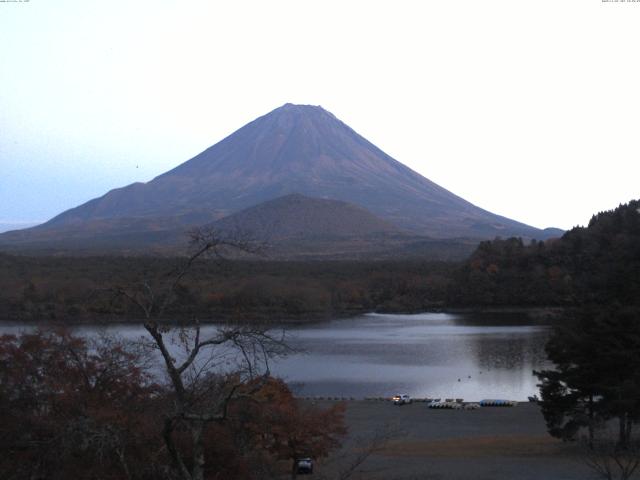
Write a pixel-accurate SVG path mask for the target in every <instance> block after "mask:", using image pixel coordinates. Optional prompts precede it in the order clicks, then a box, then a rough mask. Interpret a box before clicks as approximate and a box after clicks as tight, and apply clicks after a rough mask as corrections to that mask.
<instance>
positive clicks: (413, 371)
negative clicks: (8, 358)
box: [0, 313, 549, 400]
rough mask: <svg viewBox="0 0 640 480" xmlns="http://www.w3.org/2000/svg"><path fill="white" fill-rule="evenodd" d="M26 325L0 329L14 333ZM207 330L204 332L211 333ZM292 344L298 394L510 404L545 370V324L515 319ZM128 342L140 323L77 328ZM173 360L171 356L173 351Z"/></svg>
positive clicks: (429, 324) (295, 338) (298, 332)
mask: <svg viewBox="0 0 640 480" xmlns="http://www.w3.org/2000/svg"><path fill="white" fill-rule="evenodd" d="M25 328H29V327H25V325H15V324H14V325H9V324H4V325H0V333H17V332H19V331H20V330H24V329H25ZM215 328H216V327H215V326H208V327H205V329H207V330H209V329H215ZM288 328H289V332H290V334H291V342H290V343H291V344H292V346H294V347H295V348H297V349H300V350H302V351H304V353H300V354H296V355H292V356H290V357H288V358H285V359H282V360H279V361H277V362H275V363H274V364H273V365H272V371H273V372H274V373H275V374H276V375H279V376H281V377H283V378H284V379H285V380H287V381H288V382H289V383H290V384H291V385H292V387H293V389H294V391H295V392H296V393H297V394H298V395H302V396H333V397H336V396H338V397H343V396H346V397H369V396H390V395H392V394H394V393H395V392H402V393H408V394H410V395H412V396H416V397H425V396H431V397H442V398H450V397H454V398H464V399H466V400H480V399H482V398H508V399H513V400H525V399H526V397H527V396H529V395H533V394H534V393H536V392H537V387H536V381H537V380H536V378H535V377H533V375H532V371H533V370H534V369H541V368H544V367H547V366H548V364H547V362H546V357H545V354H544V344H545V342H546V339H547V337H548V334H549V330H548V328H547V327H545V326H540V325H530V324H528V322H527V320H526V319H525V318H524V317H518V316H513V315H506V316H505V315H498V314H493V315H491V316H486V315H484V316H478V315H475V314H464V315H463V314H460V315H452V314H445V313H430V314H420V315H378V314H370V315H363V316H360V317H357V318H353V319H340V320H332V321H329V322H322V323H315V324H312V325H303V326H298V327H288ZM75 330H76V332H77V333H79V334H81V335H87V336H90V335H95V334H97V333H98V332H101V331H105V332H109V333H118V334H119V335H121V336H123V337H125V338H129V339H132V340H135V339H139V338H140V337H142V336H146V333H145V331H144V329H143V328H142V326H140V325H110V326H108V327H96V326H82V327H77V328H76V329H75ZM173 353H174V354H176V355H177V354H178V353H179V352H178V351H177V347H176V350H175V351H174V352H173Z"/></svg>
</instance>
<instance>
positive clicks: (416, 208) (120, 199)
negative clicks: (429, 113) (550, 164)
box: [0, 104, 556, 243]
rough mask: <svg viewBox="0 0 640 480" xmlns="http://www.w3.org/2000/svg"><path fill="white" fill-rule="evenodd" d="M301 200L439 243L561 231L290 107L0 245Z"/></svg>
mask: <svg viewBox="0 0 640 480" xmlns="http://www.w3.org/2000/svg"><path fill="white" fill-rule="evenodd" d="M293 193H299V194H302V195H305V196H308V197H316V198H325V199H332V200H338V201H343V202H347V203H350V204H354V205H357V206H359V207H362V208H364V209H366V210H368V211H369V212H371V213H372V214H373V215H375V216H377V217H379V218H381V219H383V220H384V221H387V222H389V223H391V224H393V225H395V226H397V227H398V228H400V229H402V230H406V231H409V232H411V233H412V234H415V235H424V236H428V237H431V238H435V239H446V238H460V237H465V238H475V239H479V240H480V239H490V238H494V237H495V236H503V237H505V236H522V237H525V238H537V239H544V238H547V237H549V236H555V233H556V232H555V231H553V232H552V231H545V230H540V229H537V228H534V227H531V226H529V225H526V224H523V223H521V222H517V221H515V220H511V219H508V218H506V217H503V216H500V215H496V214H493V213H491V212H488V211H486V210H484V209H482V208H479V207H477V206H475V205H473V204H471V203H470V202H468V201H466V200H464V199H463V198H462V197H459V196H457V195H455V194H453V193H451V192H449V191H448V190H446V189H445V188H443V187H440V186H439V185H437V184H435V183H434V182H432V181H431V180H429V179H427V178H425V177H423V176H422V175H420V174H418V173H417V172H415V171H413V170H411V169H410V168H409V167H407V166H405V165H403V164H402V163H400V162H399V161H397V160H395V159H393V158H392V157H391V156H389V155H387V154H386V153H385V152H383V151H382V150H381V149H380V148H378V147H376V146H375V145H374V144H373V143H371V142H370V141H368V140H367V139H365V138H364V137H362V136H361V135H359V134H358V133H357V132H356V131H355V130H353V129H352V128H351V127H349V126H348V125H346V124H345V123H343V122H342V121H340V120H338V119H337V118H336V117H335V116H334V115H333V114H331V113H330V112H328V111H326V110H324V109H323V108H322V107H317V106H309V105H293V104H285V105H283V106H282V107H279V108H276V109H275V110H273V111H271V112H269V113H267V114H265V115H263V116H261V117H258V118H257V119H255V120H253V121H252V122H249V123H248V124H246V125H245V126H243V127H241V128H240V129H238V130H237V131H235V132H234V133H232V134H230V135H228V136H227V137H225V138H224V139H223V140H221V141H220V142H218V143H216V144H215V145H213V146H211V147H209V148H207V149H206V150H204V151H203V152H201V153H200V154H198V155H196V156H195V157H193V158H192V159H190V160H188V161H186V162H183V163H182V164H180V165H178V166H176V167H175V168H173V169H171V170H169V171H167V172H165V173H163V174H161V175H158V176H157V177H155V178H154V179H152V180H151V181H149V182H146V183H140V182H138V183H133V184H131V185H128V186H125V187H122V188H119V189H114V190H111V191H109V192H107V193H106V194H105V195H103V196H101V197H98V198H95V199H93V200H90V201H89V202H86V203H85V204H82V205H80V206H78V207H75V208H72V209H69V210H67V211H65V212H63V213H61V214H59V215H57V216H56V217H54V218H52V219H51V220H49V221H48V222H46V223H45V224H42V225H39V226H37V227H34V228H31V229H27V230H23V231H21V232H22V233H20V234H17V232H10V233H9V234H4V235H0V243H7V242H8V243H11V241H12V239H14V240H15V239H16V238H19V239H21V241H28V238H29V237H30V236H32V237H34V238H35V237H38V236H40V237H47V236H50V237H55V236H56V235H58V236H60V235H64V234H65V233H64V231H65V230H66V229H67V230H68V229H71V230H74V229H76V230H77V229H79V230H82V229H83V228H85V229H89V230H91V229H96V232H97V233H99V230H100V228H99V226H100V225H103V226H104V228H105V229H106V230H105V231H107V232H115V231H117V229H118V228H120V229H122V228H125V229H128V230H127V231H129V232H130V231H136V229H143V230H144V229H145V228H147V229H148V228H150V227H149V226H152V227H153V228H152V230H154V231H162V230H167V231H169V230H171V231H172V230H174V229H176V228H183V229H187V228H189V227H192V226H195V225H203V224H209V223H212V222H215V221H216V220H219V219H220V218H223V217H225V216H228V215H230V214H233V213H235V212H238V211H240V210H242V209H245V208H248V207H251V206H254V205H258V204H260V203H262V202H265V201H269V200H272V199H274V198H277V197H282V196H285V195H288V194H293ZM125 219H126V220H125ZM136 222H137V224H138V225H137V226H136ZM123 225H126V227H125V226H123Z"/></svg>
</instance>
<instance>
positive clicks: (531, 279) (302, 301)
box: [0, 201, 640, 322]
mask: <svg viewBox="0 0 640 480" xmlns="http://www.w3.org/2000/svg"><path fill="white" fill-rule="evenodd" d="M639 208H640V204H639V202H638V201H634V202H630V203H629V204H627V205H621V206H620V207H619V208H617V209H616V210H613V211H609V212H603V213H599V214H598V215H595V216H594V217H593V218H592V219H591V221H590V223H589V225H588V226H587V227H577V228H574V229H573V230H571V231H569V232H567V233H566V234H565V235H564V236H563V237H562V238H560V239H554V240H547V241H546V242H541V241H532V242H529V243H528V244H527V243H525V242H523V241H522V240H521V239H518V238H510V239H496V240H493V241H486V242H482V243H480V245H479V246H478V248H477V249H476V250H475V252H474V253H473V254H472V255H471V256H470V258H469V259H468V260H466V261H464V262H433V261H424V260H420V259H414V260H403V261H324V262H311V261H309V262H284V261H280V262H276V261H269V260H268V259H265V260H251V261H249V260H243V261H239V260H235V261H223V260H220V259H217V260H204V261H202V262H200V263H197V264H195V265H193V266H192V268H191V269H190V272H189V275H188V276H187V277H185V279H184V280H183V282H182V284H181V287H180V289H178V291H177V292H176V295H177V298H176V301H175V302H174V303H173V304H172V308H171V309H169V310H168V311H167V312H166V315H167V319H174V320H182V319H186V320H188V319H190V318H199V319H202V320H215V319H230V320H243V321H246V320H250V319H255V320H260V321H262V320H265V319H273V318H277V319H278V320H287V319H295V320H300V319H313V318H324V317H328V316H348V315H353V314H357V313H362V312H369V311H378V312H417V311H425V310H434V309H443V308H456V307H464V308H488V307H574V306H576V305H579V304H581V303H583V302H585V301H597V300H598V298H597V297H598V296H602V295H605V296H606V297H607V298H608V299H610V298H615V299H617V300H618V301H620V302H621V303H624V304H636V303H637V302H638V298H640V280H639V279H638V274H637V272H638V271H639V268H640V214H639V213H638V209H639ZM183 262H184V259H181V258H176V259H167V258H156V257H108V256H104V257H88V258H87V257H83V258H73V257H27V256H14V255H0V271H1V272H2V275H1V276H0V318H3V319H9V320H20V321H56V322H64V321H94V320H98V319H104V320H113V319H115V320H124V319H127V320H135V319H136V315H137V313H136V312H135V311H134V310H132V309H131V306H130V305H128V304H127V303H126V302H123V301H122V299H119V298H117V296H114V295H113V291H114V289H117V288H120V287H126V286H128V285H131V284H132V283H134V282H140V281H144V282H149V283H153V282H158V281H161V280H162V279H163V278H165V277H166V276H167V275H171V272H173V271H175V269H176V268H179V266H180V265H181V264H182V263H183Z"/></svg>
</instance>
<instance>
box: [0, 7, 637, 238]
mask: <svg viewBox="0 0 640 480" xmlns="http://www.w3.org/2000/svg"><path fill="white" fill-rule="evenodd" d="M639 25H640V2H629V1H627V2H624V3H620V2H617V3H616V2H603V1H602V0H527V1H524V0H522V1H521V0H504V1H503V0H456V1H446V0H438V1H429V0H422V1H414V2H409V1H393V2H392V1H384V2H382V1H371V0H369V1H356V0H350V1H327V0H324V1H315V2H312V1H304V0H291V1H278V0H273V1H268V2H265V1H242V0H235V1H227V2H222V1H220V2H211V1H190V0H182V1H177V0H176V1H169V0H164V1H161V0H154V1H146V0H136V1H131V2H105V1H88V0H78V1H71V0H69V1H67V0H55V1H54V0H30V1H28V2H26V1H24V0H23V2H20V3H19V2H0V223H16V222H22V221H25V222H26V221H41V220H46V219H48V218H50V217H52V216H54V215H56V214H57V213H59V212H61V211H63V210H65V209H68V208H71V207H74V206H76V205H78V204H80V203H82V202H84V201H87V200H89V199H91V198H93V197H96V196H100V195H102V194H103V193H105V192H106V191H107V190H109V189H111V188H115V187H120V186H123V185H126V184H129V183H132V182H134V181H148V180H151V179H152V178H153V177H154V176H156V175H158V174H160V173H162V172H164V171H166V170H168V169H169V168H172V167H174V166H175V165H177V164H179V163H182V162H183V161H185V160H188V159H189V158H190V157H191V156H193V155H195V154H197V153H199V152H200V151H202V150H204V149H205V148H207V147H209V146H210V145H212V144H214V143H216V142H218V141H219V140H221V139H222V138H223V137H225V136H226V135H228V134H229V133H231V132H232V131H234V130H236V129H237V128H239V127H241V126H242V125H244V124H245V123H247V122H248V121H250V120H253V119H254V118H255V117H257V116H259V115H262V114H264V113H266V112H268V111H270V110H272V109H273V108H276V107H278V106H280V105H282V104H284V103H286V102H293V103H307V104H314V105H322V106H323V107H324V108H326V109H327V110H329V111H331V112H333V113H334V114H335V115H336V116H337V117H338V118H340V119H341V120H343V121H344V122H346V123H347V124H349V125H350V126H351V127H353V128H354V129H355V130H356V131H357V132H359V133H360V134H362V135H364V136H365V137H366V138H368V139H369V140H370V141H372V142H373V143H374V144H376V145H377V146H378V147H380V148H381V149H383V150H384V151H386V152H387V153H389V154H390V155H391V156H393V157H394V158H396V159H397V160H399V161H401V162H403V163H405V164H406V165H408V166H409V167H411V168H413V169H414V170H416V171H418V172H419V173H421V174H422V175H424V176H426V177H427V178H429V179H431V180H433V181H435V182H436V183H438V184H440V185H441V186H443V187H445V188H447V189H449V190H451V191H452V192H454V193H456V194H458V195H460V196H462V197H464V198H466V199H467V200H469V201H471V202H473V203H475V204H476V205H478V206H480V207H483V208H486V209H488V210H490V211H493V212H495V213H498V214H502V215H506V216H508V217H511V218H514V219H516V220H520V221H523V222H526V223H529V224H532V225H534V226H537V227H545V226H558V227H562V228H570V227H572V226H574V225H576V224H584V223H586V222H587V221H588V220H589V218H590V216H591V214H592V213H594V212H596V211H599V210H604V209H610V208H613V207H615V206H617V205H618V204H619V203H622V202H627V201H629V200H631V199H632V198H638V197H640V191H639V190H640V189H639V188H638V187H639V183H640V182H639V179H638V173H640V141H639V139H640V114H639V112H640V62H639V61H638V45H640V28H639V27H638V26H639Z"/></svg>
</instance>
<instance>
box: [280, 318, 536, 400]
mask: <svg viewBox="0 0 640 480" xmlns="http://www.w3.org/2000/svg"><path fill="white" fill-rule="evenodd" d="M523 322H524V323H526V320H523V318H521V317H513V316H509V317H508V318H504V317H502V318H500V317H499V316H497V315H496V316H495V317H494V318H493V319H491V318H490V319H487V318H486V317H485V318H483V319H478V318H477V317H475V316H474V315H471V314H465V315H451V314H443V313H437V314H421V315H365V316H362V317H358V318H354V319H351V320H347V321H344V320H336V321H332V322H327V323H322V324H317V325H314V326H305V327H299V328H295V329H292V334H293V335H294V341H293V343H294V344H295V345H296V346H297V347H299V348H302V349H304V350H305V351H306V352H307V353H306V354H303V355H295V356H293V357H290V358H288V359H285V360H283V361H280V362H278V363H277V364H276V365H275V367H274V371H275V372H277V373H278V374H280V375H281V376H283V377H284V378H286V379H287V380H288V381H289V382H290V383H291V384H293V385H294V386H295V389H296V390H297V393H298V394H300V395H320V396H327V395H329V396H354V397H363V396H388V395H390V394H392V393H393V392H396V391H398V392H400V391H401V392H403V393H409V394H410V395H413V396H434V397H458V398H460V397H461V398H465V399H469V400H479V399H481V398H487V397H505V398H510V399H516V400H524V399H526V397H527V396H529V395H533V394H534V393H536V391H537V387H536V379H535V377H533V375H532V371H533V370H534V369H540V368H543V367H545V366H547V363H546V357H545V355H544V344H545V342H546V339H547V337H548V329H547V327H545V326H536V325H526V324H524V325H523V324H522V323H523Z"/></svg>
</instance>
